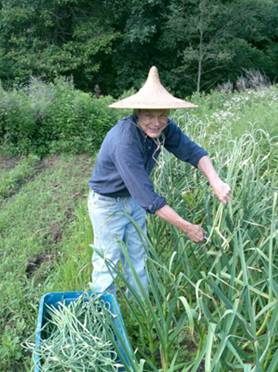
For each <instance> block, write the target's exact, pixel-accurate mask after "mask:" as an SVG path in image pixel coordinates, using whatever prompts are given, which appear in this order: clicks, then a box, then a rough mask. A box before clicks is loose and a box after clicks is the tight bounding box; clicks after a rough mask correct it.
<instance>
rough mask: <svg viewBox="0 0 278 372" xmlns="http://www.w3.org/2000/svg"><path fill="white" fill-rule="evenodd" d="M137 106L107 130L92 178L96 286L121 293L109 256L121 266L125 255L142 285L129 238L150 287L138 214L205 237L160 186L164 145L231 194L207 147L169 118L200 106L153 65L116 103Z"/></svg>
mask: <svg viewBox="0 0 278 372" xmlns="http://www.w3.org/2000/svg"><path fill="white" fill-rule="evenodd" d="M111 107H113V108H133V109H134V114H133V115H131V116H127V117H125V118H123V119H122V120H120V121H119V122H117V123H116V125H114V126H113V127H112V129H111V130H110V131H109V132H108V133H107V135H106V137H105V139H104V141H103V143H102V146H101V148H100V151H99V153H98V156H97V160H96V164H95V167H94V169H93V173H92V177H91V179H90V181H89V186H90V189H91V191H90V193H89V199H88V208H89V215H90V219H91V222H92V225H93V231H94V247H95V248H96V249H95V250H94V253H93V259H92V262H93V273H92V283H91V286H92V289H94V290H95V291H98V292H103V291H105V290H107V291H111V292H112V293H115V286H114V275H113V274H112V273H111V268H109V267H107V260H109V262H110V263H112V265H113V266H114V267H117V265H118V262H119V261H120V260H121V261H122V263H123V268H124V273H125V276H126V278H127V280H128V282H129V283H130V284H131V285H132V286H133V288H135V290H138V288H137V286H136V283H135V282H134V280H133V276H132V274H131V269H130V267H129V265H127V263H126V262H124V257H123V256H122V253H121V248H120V244H119V241H123V242H125V244H126V246H127V251H128V255H129V259H130V261H131V263H132V265H133V267H134V269H135V270H136V273H137V274H138V277H139V278H140V281H141V283H142V285H143V287H144V288H145V289H147V285H148V283H147V277H146V273H145V251H144V247H143V244H142V241H141V239H140V237H139V236H138V232H137V231H136V229H135V227H134V223H132V220H133V221H135V222H136V224H137V225H139V226H140V227H141V229H142V231H143V232H144V233H146V212H148V213H151V214H155V215H157V216H159V217H160V218H162V219H163V220H165V221H167V222H168V223H170V224H172V225H174V226H176V227H177V228H178V229H179V230H180V231H182V232H183V233H184V234H186V235H187V237H188V238H189V239H190V240H192V241H193V242H195V243H198V242H202V241H203V240H204V230H203V228H202V227H201V226H200V225H195V224H192V223H190V222H189V221H187V220H185V219H184V218H183V217H182V216H180V215H179V214H178V213H176V212H175V210H174V209H173V208H171V207H170V206H169V205H168V204H167V202H166V200H165V198H164V197H162V196H161V195H159V194H157V193H156V192H155V191H154V187H153V184H152V181H151V179H150V178H149V174H150V172H151V170H152V169H153V167H154V166H155V163H156V159H157V157H158V155H159V152H160V148H161V146H164V147H165V149H166V150H167V151H170V152H171V153H173V154H174V155H175V156H176V157H177V158H178V159H180V160H183V161H186V162H189V163H190V164H191V165H193V166H194V167H197V168H199V169H200V170H201V172H202V173H203V174H204V175H205V176H206V177H207V178H208V181H209V183H210V185H211V186H212V189H213V192H214V194H215V195H216V197H217V198H218V199H219V201H220V202H222V203H224V204H225V203H226V202H228V200H229V197H230V187H229V186H228V185H227V184H226V183H225V182H223V181H222V180H221V179H220V177H219V176H218V174H217V172H216V171H215V169H214V167H213V165H212V163H211V161H210V159H209V157H208V154H207V152H206V151H205V150H204V149H203V148H201V147H200V146H198V145H197V144H196V143H194V142H193V141H192V140H191V139H189V138H188V137H187V136H186V135H185V134H184V133H183V132H182V131H181V130H180V128H179V127H178V126H177V125H176V124H175V123H174V122H173V120H171V119H169V118H168V114H169V110H170V109H173V108H175V109H177V108H191V107H196V106H195V105H193V104H192V103H190V102H186V101H183V100H181V99H178V98H176V97H174V96H172V95H171V94H170V93H169V92H168V91H167V90H166V89H165V88H164V87H163V86H162V84H161V83H160V80H159V75H158V71H157V69H156V67H152V68H151V69H150V72H149V76H148V79H147V81H146V82H145V84H144V86H143V87H142V88H141V89H140V90H139V91H138V93H136V94H134V95H132V96H130V97H128V98H126V99H123V100H121V101H118V102H116V103H114V104H112V105H111Z"/></svg>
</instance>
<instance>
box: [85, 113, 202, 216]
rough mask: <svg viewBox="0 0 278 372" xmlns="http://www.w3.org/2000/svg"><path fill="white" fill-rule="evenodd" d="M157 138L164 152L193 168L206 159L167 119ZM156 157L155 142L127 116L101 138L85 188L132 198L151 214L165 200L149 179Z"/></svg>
mask: <svg viewBox="0 0 278 372" xmlns="http://www.w3.org/2000/svg"><path fill="white" fill-rule="evenodd" d="M161 137H163V140H164V141H163V142H164V147H165V148H166V150H168V151H169V152H171V153H173V154H174V155H175V156H176V157H177V158H178V159H180V160H183V161H186V162H188V163H190V164H191V165H193V166H195V167H197V165H198V162H199V160H200V158H201V157H203V156H205V155H207V152H206V151H205V150H204V149H203V148H202V147H200V146H198V145H197V144H196V143H195V142H193V141H192V140H191V139H189V138H188V137H187V136H186V135H185V134H184V133H183V132H182V131H181V129H180V128H179V127H178V126H177V125H176V124H175V123H174V121H173V120H171V119H168V125H167V126H166V128H165V129H164V130H163V132H162V134H161ZM159 153H160V148H159V147H158V146H157V144H156V143H155V141H154V140H153V139H152V138H150V137H148V136H147V135H146V134H145V133H144V131H143V130H142V129H141V128H140V127H139V125H138V123H137V116H136V115H130V116H127V117H125V118H123V119H121V120H119V121H118V122H117V123H116V124H115V125H114V126H113V127H112V128H111V129H110V131H109V132H108V133H107V135H106V137H105V138H104V140H103V142H102V145H101V148H100V150H99V153H98V155H97V159H96V164H95V167H94V169H93V172H92V176H91V178H90V180H89V187H90V188H91V189H92V190H94V191H95V192H96V193H99V194H102V195H106V196H111V197H118V196H132V197H133V198H134V199H135V201H136V202H137V203H138V204H139V205H140V206H141V207H143V208H144V209H145V210H146V211H147V212H149V213H152V214H153V213H155V211H156V210H158V209H160V208H162V207H163V206H164V205H165V204H166V200H165V198H164V197H162V196H161V195H159V194H158V193H156V192H155V191H154V186H153V183H152V181H151V179H150V173H151V171H152V169H153V168H154V166H155V164H156V161H155V159H156V158H157V157H158V155H159Z"/></svg>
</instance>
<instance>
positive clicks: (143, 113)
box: [137, 110, 169, 138]
mask: <svg viewBox="0 0 278 372" xmlns="http://www.w3.org/2000/svg"><path fill="white" fill-rule="evenodd" d="M168 114H169V110H138V111H137V116H138V124H139V125H140V127H141V128H142V129H143V131H144V132H145V133H146V135H147V136H149V137H151V138H157V137H159V136H160V134H161V132H162V131H163V129H165V128H166V126H167V121H168Z"/></svg>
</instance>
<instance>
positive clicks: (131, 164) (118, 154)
mask: <svg viewBox="0 0 278 372" xmlns="http://www.w3.org/2000/svg"><path fill="white" fill-rule="evenodd" d="M114 155H115V156H114V163H115V166H116V168H117V170H118V172H119V174H120V175H121V177H122V179H123V182H124V184H125V186H126V188H127V189H128V191H129V193H130V195H131V196H132V197H133V198H134V199H135V200H136V202H137V203H138V204H139V205H140V206H141V207H142V208H144V209H145V210H146V211H147V212H149V213H151V214H154V213H155V212H156V211H157V210H158V209H160V208H162V207H163V206H164V205H166V200H165V198H164V197H162V196H161V195H159V194H157V193H156V192H155V191H154V187H153V183H152V181H151V180H150V178H149V175H148V173H147V171H146V169H145V167H144V158H143V156H142V154H141V152H140V149H139V148H138V146H137V145H136V143H127V144H119V145H118V146H116V149H115V153H114Z"/></svg>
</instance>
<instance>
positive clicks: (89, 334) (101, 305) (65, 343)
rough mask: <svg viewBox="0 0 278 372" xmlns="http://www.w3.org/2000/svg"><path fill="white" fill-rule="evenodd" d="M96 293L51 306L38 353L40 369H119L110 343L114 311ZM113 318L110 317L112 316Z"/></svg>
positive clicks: (76, 370) (44, 371)
mask: <svg viewBox="0 0 278 372" xmlns="http://www.w3.org/2000/svg"><path fill="white" fill-rule="evenodd" d="M107 306H108V304H107V303H105V302H104V301H103V300H101V299H100V298H98V297H97V296H93V297H91V298H86V300H84V298H82V297H80V298H78V299H77V300H76V301H73V302H71V303H70V304H68V305H65V304H64V303H61V304H59V307H58V308H55V307H52V306H49V307H48V308H49V313H48V319H47V322H46V324H45V326H44V327H43V330H42V331H43V339H42V342H41V345H40V348H39V350H34V352H35V353H38V354H39V356H40V361H41V371H43V372H46V371H65V370H67V371H75V372H78V371H96V372H97V371H118V368H119V367H121V365H120V364H119V362H118V358H117V353H116V352H115V350H114V348H113V345H112V342H111V334H112V331H111V328H110V326H109V324H111V320H110V319H111V316H113V314H111V312H110V311H109V308H108V307H107ZM109 318H110V319H109Z"/></svg>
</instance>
